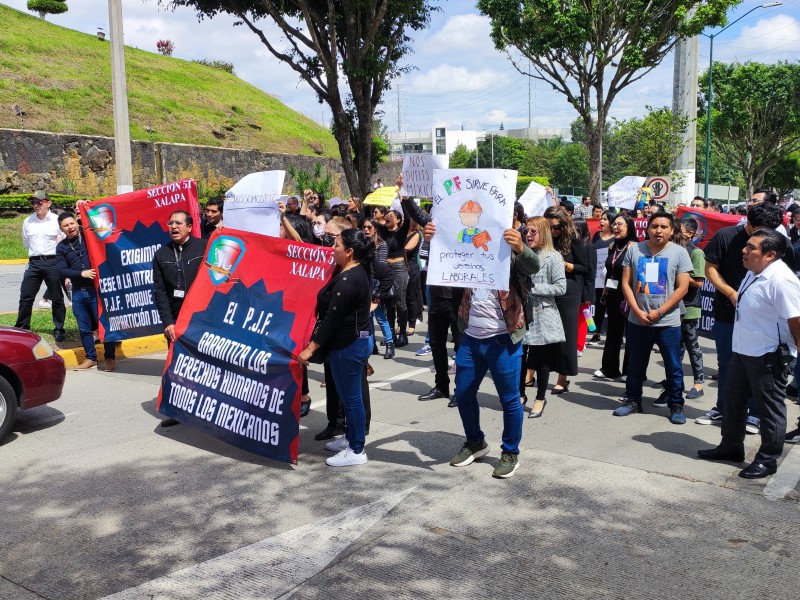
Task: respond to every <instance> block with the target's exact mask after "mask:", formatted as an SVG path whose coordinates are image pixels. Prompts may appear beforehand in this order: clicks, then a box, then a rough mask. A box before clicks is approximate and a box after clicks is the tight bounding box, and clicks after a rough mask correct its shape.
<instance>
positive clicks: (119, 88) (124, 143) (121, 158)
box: [108, 0, 133, 194]
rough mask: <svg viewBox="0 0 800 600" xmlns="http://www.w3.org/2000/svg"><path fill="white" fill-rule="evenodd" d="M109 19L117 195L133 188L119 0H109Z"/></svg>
mask: <svg viewBox="0 0 800 600" xmlns="http://www.w3.org/2000/svg"><path fill="white" fill-rule="evenodd" d="M108 21H109V29H110V30H111V97H112V104H113V109H114V163H115V166H116V174H117V194H125V193H127V192H132V191H133V168H132V163H131V130H130V124H129V120H128V89H127V84H126V77H125V37H124V35H123V33H122V2H121V0H108Z"/></svg>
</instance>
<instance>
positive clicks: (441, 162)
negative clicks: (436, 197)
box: [400, 154, 450, 198]
mask: <svg viewBox="0 0 800 600" xmlns="http://www.w3.org/2000/svg"><path fill="white" fill-rule="evenodd" d="M449 165H450V157H449V156H447V155H444V156H434V155H433V154H404V155H403V187H402V188H400V195H401V196H413V197H415V198H432V197H433V170H434V169H446V168H447V167H448V166H449Z"/></svg>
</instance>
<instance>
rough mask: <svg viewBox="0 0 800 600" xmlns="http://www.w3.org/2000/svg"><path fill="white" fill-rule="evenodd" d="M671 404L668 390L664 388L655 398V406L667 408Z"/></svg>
mask: <svg viewBox="0 0 800 600" xmlns="http://www.w3.org/2000/svg"><path fill="white" fill-rule="evenodd" d="M668 405H669V402H667V390H664V391H663V392H661V393H660V394H659V395H658V398H656V399H655V400H653V406H654V407H655V408H666V407H667V406H668Z"/></svg>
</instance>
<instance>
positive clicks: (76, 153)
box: [0, 128, 348, 197]
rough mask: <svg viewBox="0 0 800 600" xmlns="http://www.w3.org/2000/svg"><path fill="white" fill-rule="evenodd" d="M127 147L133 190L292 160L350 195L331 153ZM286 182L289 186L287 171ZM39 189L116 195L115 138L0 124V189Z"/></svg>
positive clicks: (216, 178)
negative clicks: (319, 171) (319, 168)
mask: <svg viewBox="0 0 800 600" xmlns="http://www.w3.org/2000/svg"><path fill="white" fill-rule="evenodd" d="M131 151H132V153H131V160H132V164H133V186H134V188H136V189H140V188H146V187H152V186H154V185H159V184H161V183H167V182H169V181H176V180H178V179H183V178H187V177H190V178H192V179H196V180H198V181H199V182H201V183H203V184H205V185H206V186H208V187H213V188H216V187H220V186H225V187H230V186H231V185H233V184H234V183H235V182H237V181H238V180H239V179H241V178H242V177H243V176H244V175H247V174H248V173H253V172H256V171H264V170H273V169H284V170H286V169H288V168H289V166H291V165H293V166H294V167H295V168H298V169H302V170H305V171H309V172H311V171H313V169H314V166H315V165H316V164H317V163H322V164H323V166H324V167H325V168H327V169H328V170H329V171H330V172H331V173H333V193H332V194H331V195H332V196H341V197H346V196H347V194H348V192H347V182H346V181H345V178H344V174H343V172H342V168H341V164H340V163H339V161H338V160H335V159H330V158H318V157H314V156H297V155H291V154H277V153H270V152H259V151H257V150H237V149H233V148H215V147H211V146H192V145H189V144H168V143H161V142H159V143H150V142H141V141H134V142H132V144H131ZM286 185H287V186H290V185H291V180H290V179H289V177H288V175H287V181H286ZM39 189H46V190H47V191H52V192H65V193H77V194H81V195H88V196H112V195H114V194H116V189H117V181H116V170H115V161H114V138H110V137H102V136H89V135H77V134H67V133H49V132H45V131H21V130H18V129H2V128H0V194H5V193H14V194H21V193H29V192H32V191H34V190H39ZM287 191H289V190H288V187H287ZM292 191H293V190H292Z"/></svg>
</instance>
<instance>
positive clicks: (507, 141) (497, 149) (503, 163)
mask: <svg viewBox="0 0 800 600" xmlns="http://www.w3.org/2000/svg"><path fill="white" fill-rule="evenodd" d="M524 160H525V144H524V140H519V139H516V138H510V137H506V136H502V135H489V136H486V139H485V140H482V141H480V142H478V166H479V167H481V168H483V169H489V168H491V167H492V165H494V168H495V169H512V170H514V171H519V168H520V165H521V164H522V163H523V161H524Z"/></svg>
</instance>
